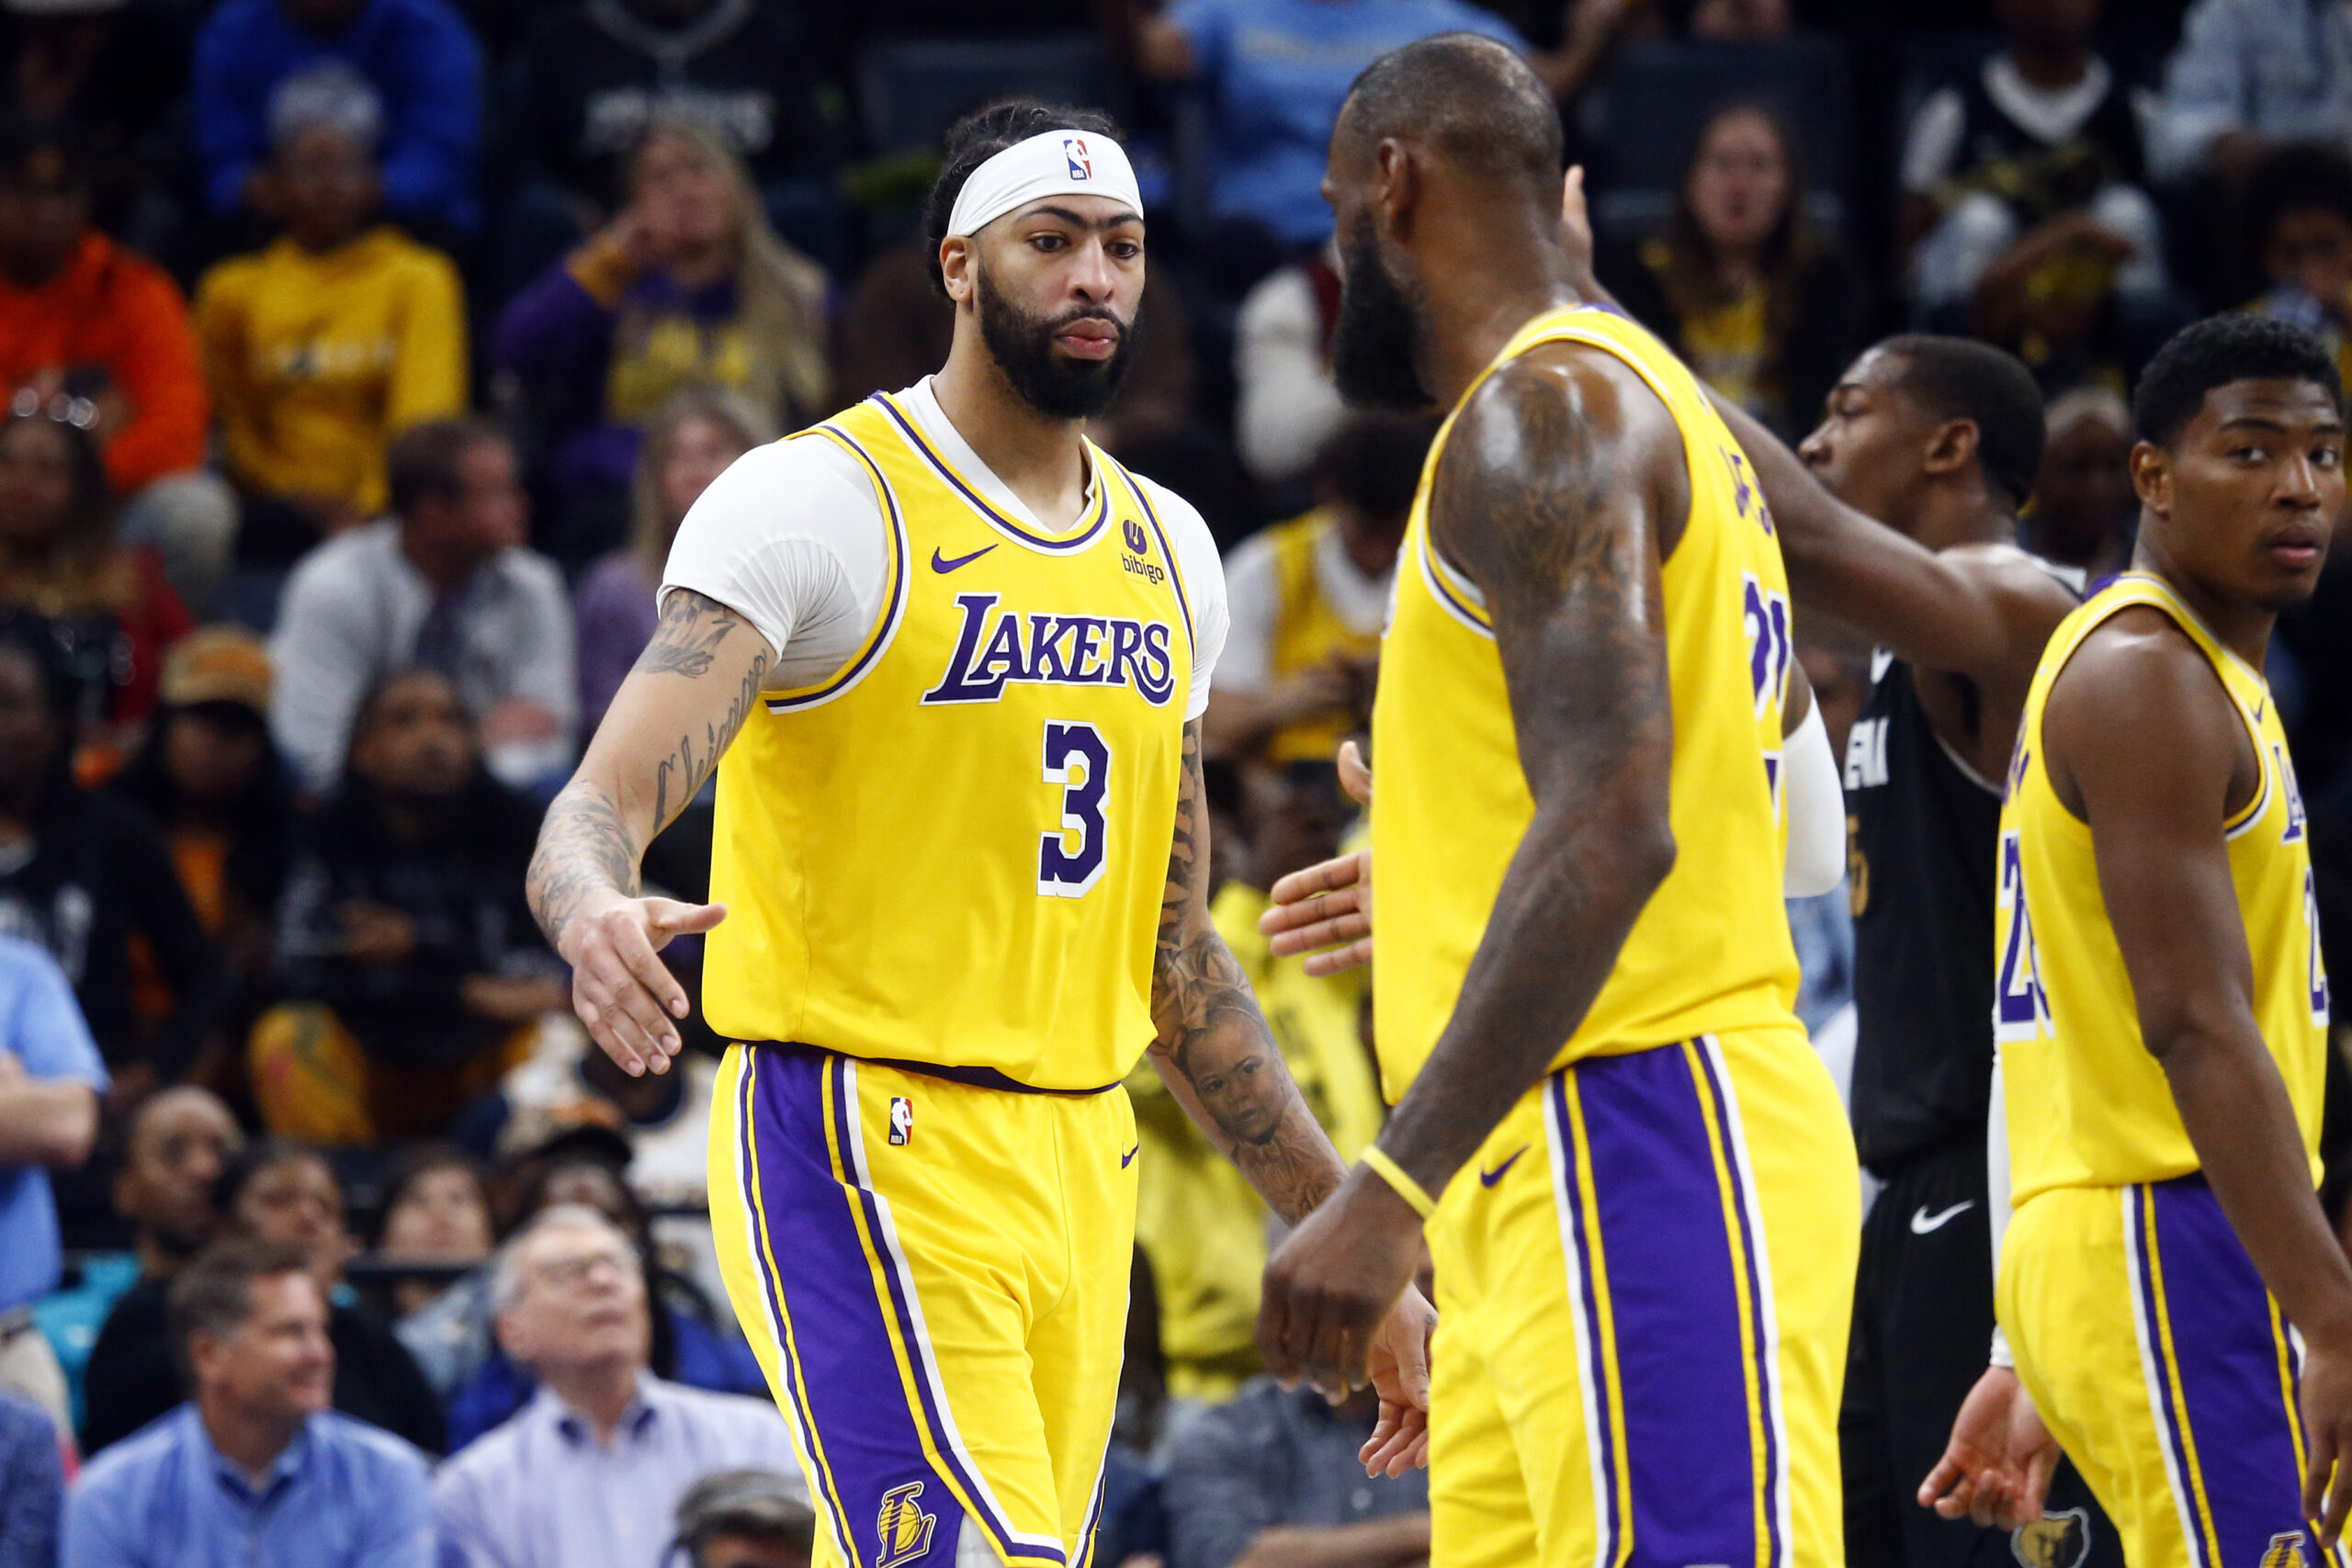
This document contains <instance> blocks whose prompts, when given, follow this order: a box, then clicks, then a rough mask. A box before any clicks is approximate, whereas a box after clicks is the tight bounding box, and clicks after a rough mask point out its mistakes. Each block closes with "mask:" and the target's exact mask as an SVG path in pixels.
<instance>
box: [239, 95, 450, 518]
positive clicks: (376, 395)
mask: <svg viewBox="0 0 2352 1568" xmlns="http://www.w3.org/2000/svg"><path fill="white" fill-rule="evenodd" d="M282 99H283V101H282V102H281V103H280V104H279V106H278V113H277V117H276V123H275V124H274V125H273V126H272V128H271V129H272V132H273V137H274V151H273V152H272V154H271V158H270V163H269V164H268V166H267V168H266V170H265V171H264V176H263V179H262V182H261V187H260V188H261V189H262V190H263V191H264V192H265V193H266V196H267V197H268V199H269V201H270V203H271V205H272V207H273V209H275V211H276V213H277V217H278V219H279V220H280V221H281V222H282V223H283V225H284V231H283V232H282V233H281V234H280V235H279V236H278V238H277V241H276V242H275V243H272V244H271V245H270V246H269V247H268V248H267V249H266V250H264V251H261V252H259V253H258V254H253V255H244V256H234V257H232V258H230V259H229V260H227V261H224V262H221V263H220V265H217V266H215V267H213V268H212V269H211V270H210V271H209V272H208V273H207V274H205V276H204V278H203V280H202V282H201V283H200V284H198V289H197V299H196V326H197V335H198V340H199V341H200V343H201V344H202V347H203V352H204V367H205V374H206V377H207V378H208V379H209V381H210V383H211V389H212V400H213V406H214V408H215V409H216V411H218V413H219V416H220V429H221V434H222V437H223V442H224V445H225V447H226V451H227V457H228V465H229V469H230V472H231V474H232V476H233V477H234V479H235V480H236V482H237V484H238V486H239V488H240V489H241V490H243V491H244V492H245V495H246V498H247V500H246V513H245V518H246V521H245V536H244V544H245V552H244V553H245V554H246V555H247V557H248V558H261V559H264V560H271V559H276V560H290V559H292V558H294V557H296V556H299V555H300V554H301V552H302V551H303V550H304V549H306V548H307V547H309V546H310V545H311V544H313V543H315V542H317V540H318V539H319V538H320V537H321V536H325V535H328V534H334V533H337V532H340V531H341V530H343V529H345V528H347V527H350V526H351V525H354V524H356V523H360V522H364V521H366V520H368V519H369V518H372V517H374V516H376V515H377V514H379V513H381V512H382V511H383V510H384V505H385V500H386V491H385V477H384V453H385V449H386V447H387V446H389V445H390V442H391V439H392V437H394V436H395V435H398V434H400V433H401V431H403V430H406V429H408V428H409V427H410V426H412V425H415V424H421V423H424V422H426V421H428V420H435V419H443V418H447V417H448V416H449V415H452V414H456V413H459V412H463V411H464V409H465V406H466V326H465V309H464V304H463V297H462V293H461V289H460V285H459V283H458V269H457V267H456V266H455V265H452V264H451V262H450V260H449V258H448V257H447V256H446V255H444V254H441V253H440V252H438V251H435V250H433V249H430V248H428V247H426V246H424V245H421V244H418V243H416V242H415V241H413V240H412V239H410V238H409V237H408V236H407V235H406V234H404V233H402V232H401V231H400V230H399V229H397V228H395V227H393V226H392V225H390V224H389V223H379V222H377V221H376V215H377V209H378V207H379V204H380V203H381V201H382V198H383V190H382V186H381V184H380V182H379V177H378V170H377V164H376V152H375V143H376V133H377V131H378V130H379V128H380V123H381V118H382V116H381V112H380V109H379V107H378V106H377V105H376V103H375V102H374V100H373V99H372V98H371V97H370V96H367V95H364V94H358V95H342V96H333V95H317V96H306V95H297V94H287V95H282Z"/></svg>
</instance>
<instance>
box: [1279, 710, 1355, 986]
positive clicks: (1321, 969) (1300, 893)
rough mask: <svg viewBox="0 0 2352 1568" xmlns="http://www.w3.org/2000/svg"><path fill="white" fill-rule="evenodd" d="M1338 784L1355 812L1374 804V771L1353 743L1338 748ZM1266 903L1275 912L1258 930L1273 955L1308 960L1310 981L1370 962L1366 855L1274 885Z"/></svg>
mask: <svg viewBox="0 0 2352 1568" xmlns="http://www.w3.org/2000/svg"><path fill="white" fill-rule="evenodd" d="M1340 785H1341V787H1343V788H1344V789H1346V790H1347V792H1348V794H1349V795H1351V797H1352V798H1353V799H1354V800H1355V802H1356V804H1358V805H1359V806H1364V807H1369V806H1370V805H1371V804H1372V770H1371V769H1370V768H1367V767H1365V766H1364V761H1363V752H1362V751H1360V750H1357V749H1356V743H1355V742H1354V741H1352V740H1349V741H1344V742H1342V743H1341V745H1340ZM1270 897H1272V899H1273V901H1274V903H1273V908H1271V909H1268V910H1267V911H1266V912H1265V914H1263V915H1262V916H1261V917H1259V920H1258V929H1259V930H1260V931H1263V932H1264V933H1265V934H1266V935H1268V936H1271V937H1272V938H1273V939H1274V940H1273V950H1274V952H1275V953H1277V954H1279V955H1281V956H1283V957H1285V958H1288V957H1291V956H1293V955H1295V954H1297V953H1305V954H1306V972H1307V973H1308V974H1310V975H1337V974H1339V973H1340V972H1341V971H1342V970H1347V969H1355V968H1360V967H1362V966H1363V965H1364V964H1369V963H1371V962H1372V852H1371V851H1370V850H1358V851H1356V852H1354V853H1352V854H1344V855H1340V856H1339V857H1338V858H1336V859H1334V860H1327V861H1324V862H1322V863H1319V864H1316V865H1310V866H1307V867H1306V868H1305V869H1304V870H1301V871H1294V872H1292V873H1291V874H1289V875H1288V876H1285V877H1283V878H1281V879H1280V880H1279V881H1277V882H1276V883H1275V884H1274V886H1273V889H1272V894H1271V895H1270ZM1327 948H1328V949H1330V951H1329V952H1325V951H1322V950H1323V949H1327Z"/></svg>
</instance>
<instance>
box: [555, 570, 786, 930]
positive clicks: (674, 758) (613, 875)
mask: <svg viewBox="0 0 2352 1568" xmlns="http://www.w3.org/2000/svg"><path fill="white" fill-rule="evenodd" d="M742 624H743V621H742V617H741V616H740V615H737V614H736V613H735V612H734V611H732V610H730V609H729V608H728V607H727V606H726V605H724V604H719V603H718V601H717V600H715V599H711V598H707V597H706V596H705V595H703V594H700V593H696V592H694V591H693V590H691V589H679V590H677V591H675V592H673V593H671V595H670V596H669V598H668V599H667V600H666V601H665V602H664V604H663V605H662V621H661V625H660V626H658V627H656V628H655V630H654V633H653V640H652V641H651V642H650V643H648V644H647V645H646V648H645V651H644V652H643V653H641V654H639V656H638V660H637V664H636V667H635V670H634V671H632V673H635V674H640V675H680V676H684V678H685V679H687V680H689V681H692V680H698V679H700V678H701V677H703V676H705V675H707V674H708V673H709V671H710V669H711V665H712V662H713V659H714V653H715V650H716V649H718V645H719V644H720V643H722V642H724V641H726V640H727V637H728V634H729V633H730V632H732V631H734V630H735V629H736V628H737V627H738V626H741V625H742ZM768 663H769V659H768V654H767V652H766V650H765V649H764V648H763V649H762V650H761V651H760V652H759V653H758V654H757V655H755V656H754V657H753V658H752V662H751V666H750V668H748V669H747V670H746V671H744V673H743V680H742V683H741V685H740V686H739V687H738V688H737V689H736V692H735V694H734V696H733V697H732V698H731V699H730V700H729V704H728V708H727V713H726V716H725V717H723V718H722V719H720V720H719V721H718V723H716V724H713V723H709V722H707V721H706V722H705V723H704V724H703V725H702V727H701V729H702V733H701V734H700V735H696V734H695V733H694V732H693V731H692V730H687V731H685V732H684V733H683V734H681V735H680V736H679V737H678V739H677V741H676V743H675V744H674V745H673V746H672V747H671V749H670V750H668V751H667V752H666V753H664V754H663V755H662V758H661V759H660V760H659V761H656V762H655V763H654V764H653V778H652V781H651V783H652V790H651V795H652V797H653V820H652V822H651V824H650V827H649V829H648V830H647V834H646V838H647V840H648V841H650V840H651V839H652V838H653V836H654V835H656V834H659V833H660V832H661V831H662V829H664V828H666V827H668V826H669V825H670V823H671V822H672V820H673V819H674V818H676V817H677V815H678V814H679V813H680V812H682V811H684V809H685V808H686V804H687V802H689V801H691V800H692V799H694V797H695V792H696V791H698V790H700V789H701V788H702V786H703V784H704V783H705V782H706V781H707V780H708V779H709V777H710V775H711V773H712V772H713V770H715V769H716V768H717V767H718V759H719V757H720V756H721V755H722V754H723V753H724V752H725V751H726V750H727V747H728V744H729V742H730V741H732V740H733V739H735V735H736V732H737V731H738V730H740V729H741V728H743V721H744V720H745V719H746V718H747V717H749V716H750V715H751V712H752V704H754V703H756V702H757V701H759V696H760V689H761V687H762V685H763V683H764V682H765V681H766V677H767V671H768ZM628 793H629V794H630V795H634V796H635V798H637V799H638V800H639V801H640V802H641V801H642V800H643V798H644V797H643V795H637V794H636V792H635V791H634V790H628ZM644 853H645V845H644V844H642V843H639V841H638V839H637V835H636V833H635V832H633V831H632V830H631V829H630V826H629V818H628V815H627V814H626V813H625V812H624V811H623V809H622V807H621V803H620V801H619V800H618V799H616V797H615V795H613V793H612V791H611V790H610V789H608V788H607V787H605V785H604V784H598V783H595V782H593V781H591V780H590V779H588V778H586V777H585V776H582V777H579V778H575V779H573V780H572V781H571V784H567V785H565V786H564V789H563V793H561V794H560V795H557V796H556V797H555V801H554V803H553V804H552V805H550V806H549V807H548V814H547V819H546V821H545V822H544V823H542V824H541V826H540V829H539V843H538V848H537V851H536V852H534V853H533V854H532V856H531V869H530V873H529V876H528V878H527V887H528V891H529V895H530V900H531V910H532V913H534V914H536V915H537V917H538V919H539V925H540V928H541V929H542V930H544V931H546V932H547V934H548V941H549V942H553V943H555V944H557V945H558V946H559V947H560V945H561V943H562V940H563V932H564V930H565V928H566V927H568V926H570V925H571V921H572V919H573V917H574V916H576V915H577V914H578V913H579V911H580V907H581V905H582V903H583V902H584V901H585V900H586V899H587V897H589V895H591V894H592V893H595V892H598V891H601V890H605V889H610V890H613V891H616V892H619V893H622V894H625V895H627V896H628V897H632V898H634V897H638V896H639V890H640V887H641V884H640V882H639V877H638V863H639V861H640V860H641V859H642V858H643V857H644Z"/></svg>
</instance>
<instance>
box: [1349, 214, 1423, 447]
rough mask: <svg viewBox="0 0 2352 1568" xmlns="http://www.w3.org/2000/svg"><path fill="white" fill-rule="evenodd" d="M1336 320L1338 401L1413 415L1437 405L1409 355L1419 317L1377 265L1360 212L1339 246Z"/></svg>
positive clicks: (1366, 219) (1367, 218) (1368, 223)
mask: <svg viewBox="0 0 2352 1568" xmlns="http://www.w3.org/2000/svg"><path fill="white" fill-rule="evenodd" d="M1340 259H1341V263H1342V265H1341V267H1340V273H1341V281H1340V317H1339V320H1338V321H1336V322H1334V323H1333V324H1332V328H1331V376H1332V378H1333V379H1334V380H1335V381H1337V382H1338V383H1339V387H1340V397H1342V398H1344V399H1346V400H1348V401H1349V402H1351V403H1352V404H1354V405H1355V406H1356V407H1358V408H1370V409H1395V410H1398V411H1400V412H1407V413H1415V412H1419V411H1421V410H1423V409H1426V408H1428V407H1429V406H1430V403H1431V402H1433V401H1435V399H1433V398H1431V397H1430V390H1429V389H1428V388H1427V387H1426V386H1424V385H1422V383H1421V372H1420V367H1419V366H1418V365H1416V364H1415V363H1414V362H1413V350H1414V347H1415V345H1416V344H1418V343H1419V341H1420V336H1421V320H1420V312H1419V310H1416V309H1414V305H1413V299H1412V297H1411V296H1410V295H1409V294H1408V293H1407V292H1406V290H1405V288H1403V287H1402V286H1401V285H1399V284H1398V283H1397V280H1396V279H1395V278H1393V277H1391V276H1388V269H1387V268H1385V267H1384V266H1382V265H1380V247H1379V245H1378V243H1376V242H1375V241H1374V239H1373V234H1372V214H1370V213H1369V212H1360V213H1358V214H1357V215H1356V221H1355V226H1354V227H1353V228H1352V229H1351V230H1350V231H1349V232H1348V235H1347V237H1346V239H1344V240H1343V241H1341V242H1340Z"/></svg>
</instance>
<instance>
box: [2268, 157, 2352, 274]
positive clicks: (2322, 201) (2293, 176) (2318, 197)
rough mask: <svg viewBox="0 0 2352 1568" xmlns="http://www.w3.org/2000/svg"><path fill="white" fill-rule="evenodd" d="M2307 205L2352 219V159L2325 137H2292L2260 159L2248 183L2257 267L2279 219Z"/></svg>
mask: <svg viewBox="0 0 2352 1568" xmlns="http://www.w3.org/2000/svg"><path fill="white" fill-rule="evenodd" d="M2306 207H2316V208H2320V209H2324V210H2325V211H2328V212H2333V213H2335V215H2336V216H2337V217H2338V218H2341V219H2343V220H2345V221H2346V223H2352V158H2347V157H2346V156H2345V155H2344V153H2343V152H2341V151H2339V150H2338V149H2336V148H2335V147H2331V146H2329V145H2327V144H2326V143H2324V142H2319V141H2290V142H2289V143H2287V144H2286V145H2285V146H2283V147H2280V148H2278V149H2276V150H2275V151H2273V152H2271V153H2270V154H2269V155H2268V156H2267V157H2265V158H2264V159H2263V160H2262V162H2261V163H2260V164H2256V166H2255V171H2254V175H2253V177H2252V178H2251V179H2249V180H2248V181H2247V182H2246V187H2245V242H2246V247H2247V250H2248V253H2249V256H2248V259H2249V260H2251V261H2252V262H2253V263H2254V266H2255V269H2256V271H2257V272H2258V271H2259V270H2260V269H2261V265H2262V253H2263V250H2264V248H2265V247H2267V245H2268V244H2269V243H2270V233H2271V231H2272V230H2274V229H2276V228H2278V220H2280V219H2281V218H2284V217H2285V216H2286V215H2287V214H2288V213H2290V212H2293V211H2295V210H2296V209H2300V208H2306Z"/></svg>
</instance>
